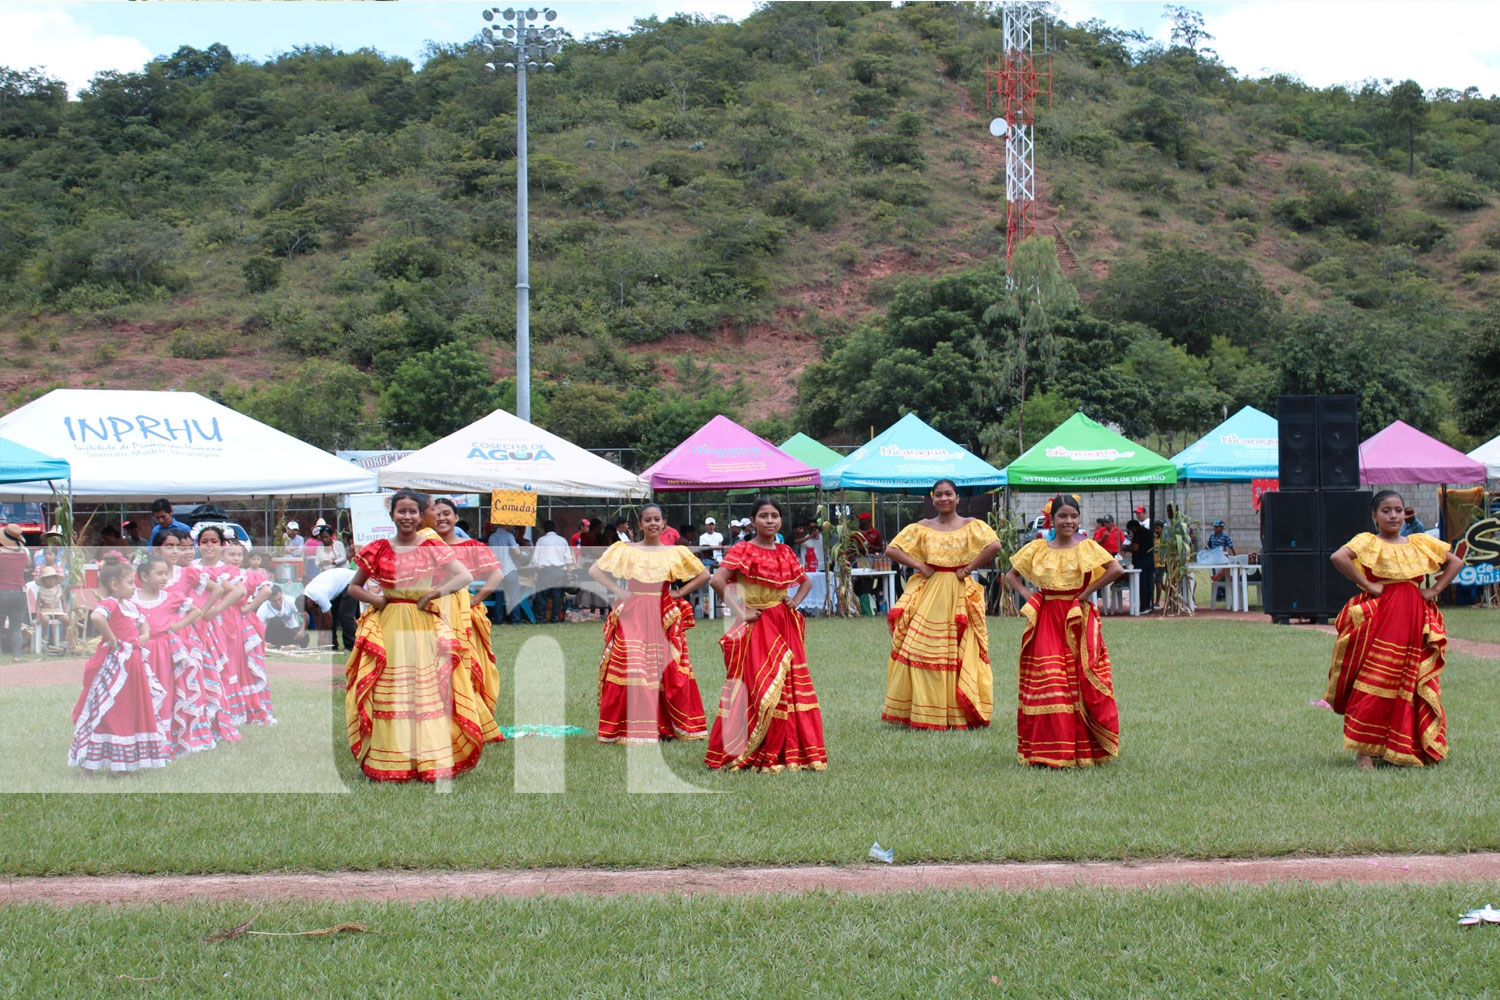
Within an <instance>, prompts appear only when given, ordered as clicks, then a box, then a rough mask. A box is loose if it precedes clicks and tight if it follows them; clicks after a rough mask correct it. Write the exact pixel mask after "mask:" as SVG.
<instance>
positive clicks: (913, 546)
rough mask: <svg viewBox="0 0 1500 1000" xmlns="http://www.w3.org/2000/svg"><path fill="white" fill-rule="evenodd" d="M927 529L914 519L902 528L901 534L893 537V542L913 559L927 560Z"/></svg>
mask: <svg viewBox="0 0 1500 1000" xmlns="http://www.w3.org/2000/svg"><path fill="white" fill-rule="evenodd" d="M926 537H927V529H926V528H923V527H922V526H921V525H920V524H917V523H916V522H915V521H913V522H912V523H911V524H908V525H907V526H906V527H904V528H902V529H901V532H900V534H898V535H897V536H896V537H895V538H892V539H891V544H892V545H894V546H896V548H898V549H900V550H901V551H902V552H905V553H906V554H907V555H909V556H911V557H912V558H913V559H918V560H921V561H922V562H926V561H927V544H926Z"/></svg>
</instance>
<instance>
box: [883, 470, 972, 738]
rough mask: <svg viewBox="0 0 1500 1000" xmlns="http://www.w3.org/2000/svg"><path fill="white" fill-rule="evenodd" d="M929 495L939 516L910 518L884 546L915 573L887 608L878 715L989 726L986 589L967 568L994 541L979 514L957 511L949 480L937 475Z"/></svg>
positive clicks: (920, 724)
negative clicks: (887, 650) (887, 644)
mask: <svg viewBox="0 0 1500 1000" xmlns="http://www.w3.org/2000/svg"><path fill="white" fill-rule="evenodd" d="M929 496H930V498H931V500H932V505H933V507H935V508H936V509H937V516H936V517H932V518H927V519H925V520H921V521H917V522H915V523H913V524H908V525H907V526H906V527H905V528H902V529H901V532H900V533H899V534H898V535H897V536H896V537H895V538H893V539H892V540H891V544H890V545H888V546H886V549H885V554H886V555H887V556H888V557H890V560H891V562H893V563H896V564H898V565H901V566H906V567H908V568H909V569H911V570H914V572H913V573H912V575H911V576H910V577H908V578H907V580H906V589H905V591H904V592H903V593H902V595H901V599H900V600H899V601H897V602H896V606H895V607H894V608H891V609H890V612H889V614H888V621H889V623H890V630H891V656H890V660H889V661H888V662H887V664H886V682H885V707H884V708H883V709H882V710H881V713H880V717H881V718H882V719H884V720H885V721H886V722H892V723H896V724H897V725H902V726H910V727H912V728H914V729H972V728H975V727H978V726H988V725H989V724H990V716H991V714H992V713H993V711H994V689H995V677H994V672H993V670H991V668H990V652H989V650H990V637H989V630H988V628H987V627H986V625H985V620H984V590H983V588H981V587H980V586H979V584H977V583H975V582H974V581H973V580H971V579H969V574H970V573H972V572H973V571H974V570H976V569H979V568H981V567H984V566H989V565H990V564H992V563H993V562H994V559H995V554H996V553H998V552H999V551H1000V539H999V538H997V537H995V532H994V529H992V528H991V527H990V526H989V525H988V524H986V523H985V522H984V521H983V520H981V519H979V518H976V517H963V516H961V515H960V514H959V513H958V487H957V486H955V485H954V483H953V480H951V479H939V480H938V481H937V482H936V483H934V484H933V485H932V491H931V493H930V494H929Z"/></svg>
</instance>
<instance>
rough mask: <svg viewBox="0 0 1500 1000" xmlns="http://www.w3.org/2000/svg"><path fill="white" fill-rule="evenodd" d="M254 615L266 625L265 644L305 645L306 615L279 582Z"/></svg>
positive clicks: (273, 586) (306, 638) (306, 637)
mask: <svg viewBox="0 0 1500 1000" xmlns="http://www.w3.org/2000/svg"><path fill="white" fill-rule="evenodd" d="M351 572H352V571H351ZM256 617H258V618H259V619H260V620H261V622H262V623H263V624H264V625H265V626H266V645H268V646H300V647H305V646H306V645H307V643H308V636H307V616H306V615H304V614H303V613H302V611H301V609H299V608H298V607H297V605H296V604H295V603H294V602H293V601H292V600H291V599H290V598H289V597H287V596H286V592H285V591H283V590H282V589H281V585H280V584H273V585H272V586H271V596H270V597H269V598H267V600H266V602H265V603H264V604H262V605H261V606H260V609H259V610H258V611H257V612H256Z"/></svg>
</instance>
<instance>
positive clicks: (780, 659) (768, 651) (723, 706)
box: [704, 542, 828, 771]
mask: <svg viewBox="0 0 1500 1000" xmlns="http://www.w3.org/2000/svg"><path fill="white" fill-rule="evenodd" d="M719 565H720V566H722V567H724V568H725V569H728V570H732V571H733V575H732V576H731V578H730V579H731V582H733V583H734V585H735V586H736V587H737V588H738V589H739V594H740V602H741V603H742V604H744V605H745V606H746V607H747V608H757V609H759V610H760V616H759V617H758V618H756V619H755V620H754V621H751V622H745V623H742V624H740V625H737V626H735V627H734V628H733V629H730V631H729V632H728V633H727V634H725V635H724V636H723V638H721V639H720V640H719V645H720V647H722V648H723V650H724V671H725V678H724V690H723V693H722V694H721V695H720V696H719V713H718V715H717V716H716V717H715V718H714V725H713V730H712V731H711V732H710V733H709V736H708V754H707V755H706V756H705V757H704V763H705V764H707V765H708V766H709V767H711V768H715V769H718V768H722V767H735V768H755V769H756V770H758V771H782V770H788V771H798V770H803V769H806V770H812V771H822V770H824V769H825V768H827V767H828V751H827V748H826V747H824V745H823V715H822V712H820V711H819V709H818V695H817V692H815V691H814V690H813V683H812V674H811V673H809V672H808V669H807V651H806V649H805V648H804V645H803V634H804V632H805V630H806V621H805V620H804V619H803V617H802V613H801V612H799V611H796V610H795V609H793V608H791V607H789V606H787V604H786V601H785V598H786V596H787V590H788V588H790V587H794V586H796V585H798V584H800V583H801V582H802V580H803V579H804V578H805V577H806V570H805V569H804V568H803V566H802V563H801V562H799V561H798V560H797V556H796V554H795V553H793V552H792V550H791V549H790V548H788V547H787V546H785V545H777V546H775V547H774V548H764V547H762V546H760V545H757V544H755V543H754V542H740V543H738V544H737V545H735V546H734V547H733V548H731V549H730V550H729V551H728V552H726V553H724V560H723V562H721V563H720V564H719Z"/></svg>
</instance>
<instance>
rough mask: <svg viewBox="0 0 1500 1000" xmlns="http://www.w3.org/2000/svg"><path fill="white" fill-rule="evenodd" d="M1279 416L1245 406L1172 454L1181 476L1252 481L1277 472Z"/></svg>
mask: <svg viewBox="0 0 1500 1000" xmlns="http://www.w3.org/2000/svg"><path fill="white" fill-rule="evenodd" d="M1277 441H1278V438H1277V429H1276V418H1275V417H1273V416H1270V415H1269V414H1266V413H1262V412H1261V411H1260V410H1257V409H1256V408H1255V407H1253V406H1246V407H1244V408H1243V409H1241V410H1240V411H1239V412H1238V413H1236V414H1235V415H1234V416H1232V417H1230V418H1229V419H1228V420H1226V421H1224V422H1223V423H1222V424H1220V425H1219V426H1217V427H1215V428H1214V429H1213V430H1211V431H1209V432H1208V433H1207V434H1205V435H1203V437H1201V438H1199V439H1198V440H1197V441H1195V442H1193V443H1192V444H1190V445H1188V446H1187V447H1186V448H1184V449H1182V451H1179V452H1178V453H1177V454H1176V455H1173V456H1172V464H1173V465H1175V466H1177V477H1178V478H1179V479H1191V480H1197V481H1199V482H1204V481H1212V482H1249V481H1250V480H1252V479H1275V478H1276V476H1277V469H1278V459H1277Z"/></svg>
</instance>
